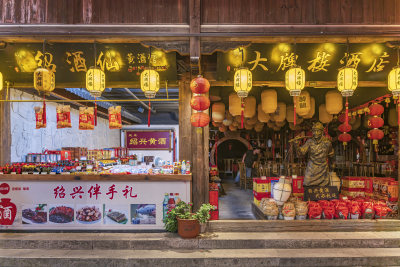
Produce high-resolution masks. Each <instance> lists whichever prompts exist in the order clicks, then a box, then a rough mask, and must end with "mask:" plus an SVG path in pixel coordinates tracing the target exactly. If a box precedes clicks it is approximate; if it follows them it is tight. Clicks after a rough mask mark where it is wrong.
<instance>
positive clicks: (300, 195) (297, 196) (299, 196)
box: [292, 192, 304, 200]
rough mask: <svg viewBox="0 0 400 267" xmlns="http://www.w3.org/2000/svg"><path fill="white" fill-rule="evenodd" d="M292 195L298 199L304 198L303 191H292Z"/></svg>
mask: <svg viewBox="0 0 400 267" xmlns="http://www.w3.org/2000/svg"><path fill="white" fill-rule="evenodd" d="M292 195H293V196H294V197H296V198H298V199H300V200H304V192H303V193H292Z"/></svg>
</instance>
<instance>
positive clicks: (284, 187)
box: [272, 176, 292, 206]
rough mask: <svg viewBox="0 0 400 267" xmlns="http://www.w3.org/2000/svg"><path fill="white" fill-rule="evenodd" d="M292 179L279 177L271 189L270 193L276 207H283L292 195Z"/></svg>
mask: <svg viewBox="0 0 400 267" xmlns="http://www.w3.org/2000/svg"><path fill="white" fill-rule="evenodd" d="M291 183H292V179H290V178H285V176H281V177H280V178H279V181H278V182H277V183H275V184H274V187H273V188H272V193H273V196H274V200H275V201H276V204H278V206H281V205H283V203H285V202H286V201H287V200H288V199H289V197H290V194H291V193H292V186H291Z"/></svg>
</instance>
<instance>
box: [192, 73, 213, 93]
mask: <svg viewBox="0 0 400 267" xmlns="http://www.w3.org/2000/svg"><path fill="white" fill-rule="evenodd" d="M190 90H192V92H193V93H195V94H206V93H207V92H208V91H209V90H210V82H209V81H208V80H207V79H205V78H203V76H201V75H199V76H197V77H196V78H194V79H193V80H192V81H191V82H190Z"/></svg>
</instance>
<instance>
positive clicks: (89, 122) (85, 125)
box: [79, 107, 94, 130]
mask: <svg viewBox="0 0 400 267" xmlns="http://www.w3.org/2000/svg"><path fill="white" fill-rule="evenodd" d="M93 129H94V109H93V108H85V107H80V108H79V130H93Z"/></svg>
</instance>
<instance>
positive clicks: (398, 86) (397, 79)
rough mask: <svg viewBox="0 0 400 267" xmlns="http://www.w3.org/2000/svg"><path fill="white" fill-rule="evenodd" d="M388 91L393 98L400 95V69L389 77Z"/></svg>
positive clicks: (397, 68) (392, 71) (394, 70)
mask: <svg viewBox="0 0 400 267" xmlns="http://www.w3.org/2000/svg"><path fill="white" fill-rule="evenodd" d="M388 89H389V91H391V92H392V94H393V96H399V95H400V67H398V66H397V67H395V68H394V69H392V70H391V71H390V72H389V75H388Z"/></svg>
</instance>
